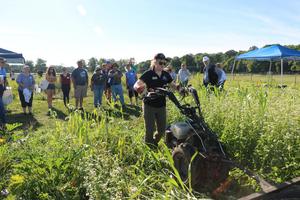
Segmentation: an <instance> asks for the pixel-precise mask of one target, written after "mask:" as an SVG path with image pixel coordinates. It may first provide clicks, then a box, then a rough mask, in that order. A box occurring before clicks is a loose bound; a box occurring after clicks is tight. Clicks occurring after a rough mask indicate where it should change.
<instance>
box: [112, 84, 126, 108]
mask: <svg viewBox="0 0 300 200" xmlns="http://www.w3.org/2000/svg"><path fill="white" fill-rule="evenodd" d="M111 90H112V95H113V100H114V101H117V95H119V96H120V101H121V104H122V105H124V104H125V102H124V96H123V88H122V85H121V84H119V85H112V86H111Z"/></svg>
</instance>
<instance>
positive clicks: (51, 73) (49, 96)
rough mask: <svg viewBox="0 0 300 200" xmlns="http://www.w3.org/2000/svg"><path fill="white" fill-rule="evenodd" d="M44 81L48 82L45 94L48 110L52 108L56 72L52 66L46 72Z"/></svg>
mask: <svg viewBox="0 0 300 200" xmlns="http://www.w3.org/2000/svg"><path fill="white" fill-rule="evenodd" d="M46 80H47V81H48V82H49V84H48V87H47V90H46V93H47V102H48V108H49V109H51V108H52V101H53V96H54V95H55V82H56V71H55V68H54V66H50V67H48V68H47V71H46Z"/></svg>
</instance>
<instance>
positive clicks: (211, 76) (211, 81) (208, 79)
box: [202, 56, 219, 87]
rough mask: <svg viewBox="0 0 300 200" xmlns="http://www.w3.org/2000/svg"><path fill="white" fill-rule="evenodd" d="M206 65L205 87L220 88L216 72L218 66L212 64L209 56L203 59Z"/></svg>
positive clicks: (204, 71) (204, 72)
mask: <svg viewBox="0 0 300 200" xmlns="http://www.w3.org/2000/svg"><path fill="white" fill-rule="evenodd" d="M202 61H203V63H204V66H205V67H204V70H203V74H204V75H203V84H204V86H205V87H207V86H208V85H211V86H218V79H219V78H218V74H217V72H216V66H215V65H214V64H211V63H210V59H209V57H208V56H204V57H203V58H202Z"/></svg>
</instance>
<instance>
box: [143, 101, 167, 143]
mask: <svg viewBox="0 0 300 200" xmlns="http://www.w3.org/2000/svg"><path fill="white" fill-rule="evenodd" d="M143 114H144V121H145V128H146V135H145V143H146V144H150V145H155V146H157V144H158V142H159V140H160V139H161V138H162V137H163V135H164V133H165V130H166V120H167V116H166V107H165V106H164V107H161V108H155V107H152V106H149V105H147V104H144V103H143ZM155 123H156V127H155ZM156 130H157V133H156V134H155V136H154V137H153V134H154V132H155V131H156Z"/></svg>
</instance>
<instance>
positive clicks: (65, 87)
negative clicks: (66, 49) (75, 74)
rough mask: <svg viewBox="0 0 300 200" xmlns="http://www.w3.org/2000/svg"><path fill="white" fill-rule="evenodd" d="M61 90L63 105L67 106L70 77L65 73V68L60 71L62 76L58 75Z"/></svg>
mask: <svg viewBox="0 0 300 200" xmlns="http://www.w3.org/2000/svg"><path fill="white" fill-rule="evenodd" d="M60 84H61V90H62V92H63V100H64V105H65V106H67V104H68V103H69V100H70V97H69V96H70V89H71V75H70V73H69V72H67V68H66V67H64V68H63V69H62V74H61V75H60Z"/></svg>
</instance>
